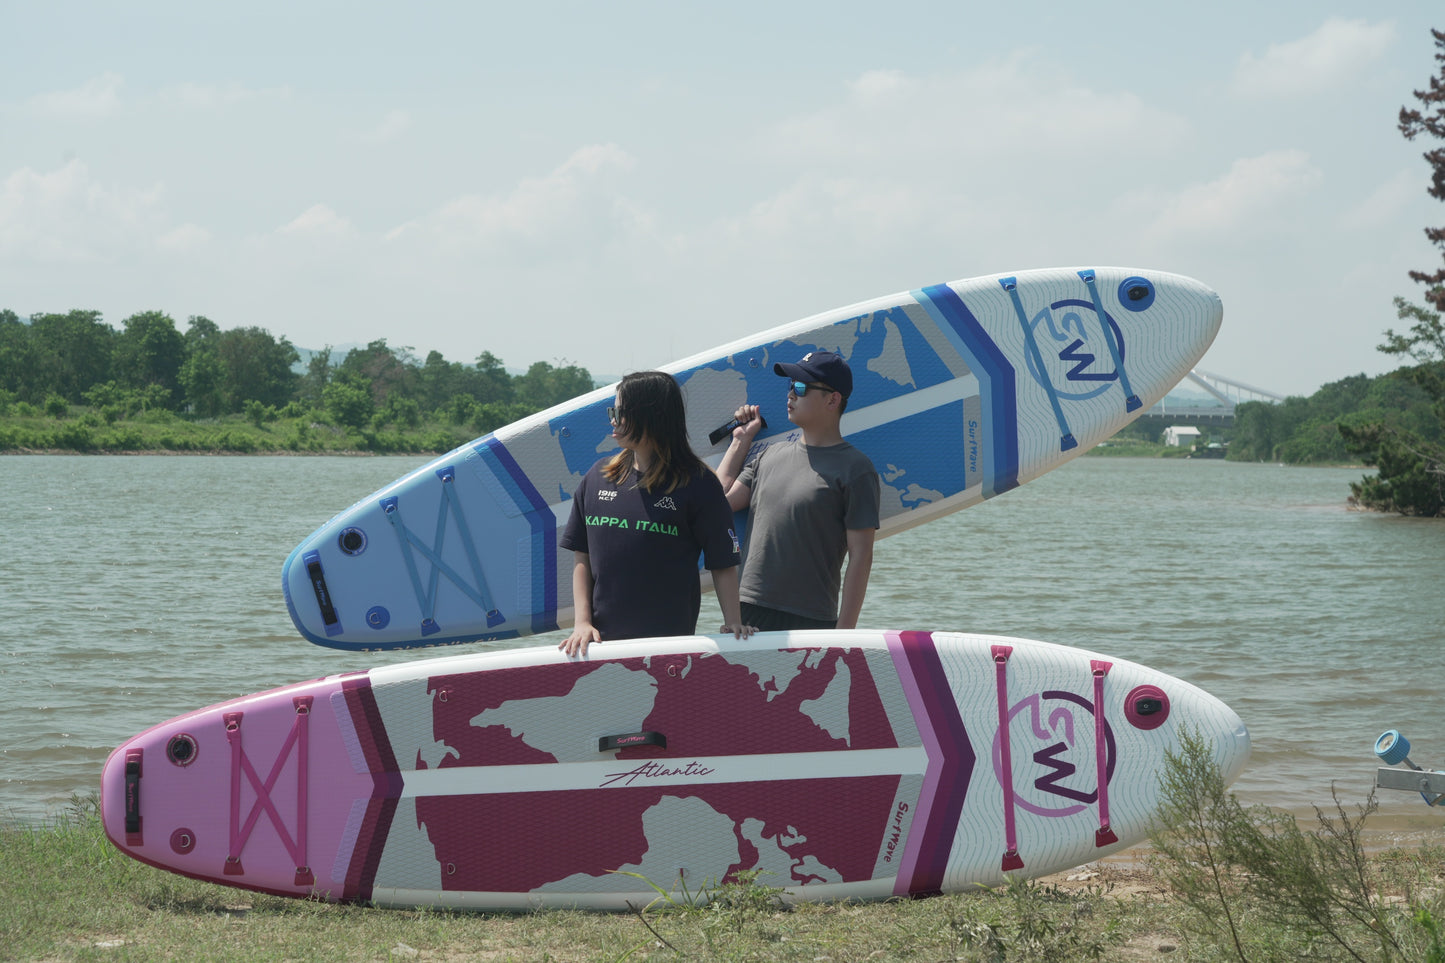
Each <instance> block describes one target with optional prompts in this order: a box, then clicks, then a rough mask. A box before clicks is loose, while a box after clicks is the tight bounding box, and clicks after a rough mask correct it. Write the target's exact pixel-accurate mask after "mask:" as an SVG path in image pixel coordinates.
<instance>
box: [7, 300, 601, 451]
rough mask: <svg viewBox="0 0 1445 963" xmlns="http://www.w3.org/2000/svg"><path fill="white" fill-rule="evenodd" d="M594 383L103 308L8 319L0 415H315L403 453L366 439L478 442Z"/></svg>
mask: <svg viewBox="0 0 1445 963" xmlns="http://www.w3.org/2000/svg"><path fill="white" fill-rule="evenodd" d="M594 387H596V385H595V383H594V381H593V378H592V375H591V374H590V373H589V372H588V371H587V369H586V368H583V367H580V366H578V365H573V364H567V363H565V362H562V363H559V364H557V365H553V364H551V363H549V362H546V361H538V362H535V363H534V364H532V365H531V366H530V367H529V368H528V369H527V370H526V372H525V373H523V374H519V375H512V374H511V373H509V372H508V371H507V370H506V368H505V367H504V366H503V364H502V361H501V359H499V358H497V357H496V356H495V355H493V354H492V353H491V352H489V351H484V352H482V353H481V354H480V355H479V356H478V357H477V359H476V361H475V363H473V364H462V363H458V362H454V361H447V360H446V359H445V358H443V357H442V355H441V354H440V353H439V352H437V351H432V352H430V353H428V355H427V356H426V358H425V360H418V359H417V358H416V357H415V356H414V355H413V354H412V353H411V351H410V349H408V348H394V347H391V346H389V345H388V344H387V342H386V340H385V339H380V340H376V341H372V342H370V343H369V344H367V345H366V346H365V347H364V348H353V349H351V350H349V351H348V352H347V353H346V354H345V356H344V357H341V358H340V359H339V360H338V359H335V358H333V351H332V349H331V348H330V347H329V346H328V347H326V348H324V349H322V350H320V351H317V352H308V356H307V357H306V358H305V359H304V364H303V357H302V354H301V352H300V351H298V350H297V348H296V347H295V346H294V345H292V344H291V342H290V341H289V340H287V339H286V338H285V337H280V338H277V337H275V336H273V335H272V334H271V333H270V332H269V331H267V330H266V329H264V328H260V327H254V326H247V327H236V328H231V329H226V330H223V329H222V328H221V327H220V326H219V325H217V324H216V323H215V322H214V321H211V320H210V319H209V318H206V317H201V316H192V317H191V318H190V319H189V321H188V323H187V327H186V330H185V331H184V332H181V331H180V330H179V329H178V328H177V327H176V324H175V321H174V320H173V319H172V318H171V317H170V316H169V315H168V314H165V313H164V312H161V311H145V312H141V313H138V314H133V315H131V316H130V317H128V318H126V319H125V320H124V321H123V322H122V325H121V328H120V330H117V329H115V328H114V327H112V326H111V325H109V324H107V323H106V322H105V321H104V320H103V319H102V317H101V313H100V312H99V311H91V310H75V311H70V312H68V313H66V314H34V315H31V316H30V317H29V319H28V321H27V320H22V319H21V318H20V317H19V316H18V315H17V314H16V313H15V312H14V311H10V310H3V311H0V412H5V413H9V414H11V415H12V416H13V415H20V416H24V415H27V414H43V415H44V416H48V417H51V418H63V417H66V416H67V415H70V414H73V413H74V412H75V409H76V407H77V406H78V407H81V408H84V409H86V414H87V415H88V416H90V417H91V418H92V420H94V421H96V422H97V424H99V423H105V424H114V423H116V422H117V421H120V420H123V419H140V418H144V417H146V416H152V417H151V420H156V417H155V416H160V420H165V417H164V416H166V415H169V416H171V417H172V418H173V419H181V420H186V421H192V422H206V421H214V420H218V419H225V418H227V417H228V416H231V417H233V418H234V417H235V416H240V417H241V418H243V419H244V420H245V421H247V422H249V423H250V424H252V425H254V426H257V427H260V426H262V425H265V424H267V423H269V422H274V421H276V420H278V419H305V418H312V419H318V418H319V419H321V420H323V421H324V422H325V423H326V424H328V425H331V426H334V427H336V428H338V429H340V430H344V431H351V432H353V433H356V439H355V440H358V441H359V442H360V447H362V448H373V449H375V448H378V447H380V448H383V449H391V450H395V449H396V448H398V447H405V446H404V445H401V446H398V445H386V444H383V445H380V446H378V445H376V444H374V443H368V437H370V439H371V441H372V442H375V441H376V440H378V438H379V436H378V435H377V433H378V432H379V431H381V430H382V429H384V428H385V427H387V426H394V427H395V428H396V429H397V430H399V431H402V432H405V431H408V430H415V429H418V428H420V427H422V426H423V425H426V424H428V423H438V424H444V425H450V426H455V427H458V428H462V429H465V430H466V431H468V432H471V433H472V434H474V435H477V434H484V433H486V432H488V431H491V430H493V429H495V428H498V427H500V426H502V425H505V424H508V423H510V422H512V421H516V420H517V419H519V418H522V417H525V416H526V415H528V414H531V413H533V412H535V411H540V410H542V409H544V408H548V407H551V406H552V405H555V404H560V403H562V402H564V401H567V400H569V399H571V398H574V397H576V396H577V395H580V394H584V393H586V392H588V391H591V390H592V389H593V388H594ZM453 440H455V439H453V438H451V437H448V439H447V441H453ZM463 440H465V439H463ZM10 447H17V446H16V445H14V444H12V445H11V446H10ZM57 447H67V446H65V445H59V446H57ZM293 447H294V446H293ZM420 447H422V448H433V447H435V445H432V444H430V443H428V444H425V445H422V446H420Z"/></svg>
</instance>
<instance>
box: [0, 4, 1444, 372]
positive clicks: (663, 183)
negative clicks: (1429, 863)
mask: <svg viewBox="0 0 1445 963" xmlns="http://www.w3.org/2000/svg"><path fill="white" fill-rule="evenodd" d="M1431 27H1434V28H1436V29H1442V30H1445V9H1442V7H1441V5H1440V4H1439V0H1431V2H1428V3H1427V2H1418V0H1399V2H1392V3H1388V4H1381V3H1378V2H1371V3H1356V2H1331V0H1310V2H1292V0H1282V2H1271V3H1259V2H1258V0H1250V2H1248V3H1244V2H1238V3H1237V2H1233V0H1222V2H1219V3H1216V4H1212V5H1206V6H1201V5H1198V4H1159V3H1148V4H1144V3H1123V2H1099V3H1094V4H1068V5H1064V4H1056V3H1037V2H1031V0H1015V2H1013V3H1009V4H990V5H983V4H978V3H971V2H962V0H955V2H937V3H928V2H909V0H894V2H891V3H888V4H878V3H858V2H851V0H834V2H830V3H826V4H824V3H785V2H782V0H769V2H752V0H733V2H729V3H727V4H704V3H695V2H686V0H676V2H668V3H662V2H625V0H619V2H613V3H554V2H547V0H536V2H529V3H525V4H517V3H508V4H500V3H489V2H440V0H438V2H430V3H425V2H424V3H416V4H397V3H375V2H366V0H357V2H345V3H341V2H309V3H294V2H289V0H288V2H286V3H276V2H271V0H253V2H249V3H246V4H209V3H195V2H193V0H190V2H175V3H171V2H149V0H132V2H128V3H125V4H113V3H100V2H85V0H75V2H66V3H34V2H20V0H0V37H3V38H4V39H3V41H0V309H6V308H8V309H9V310H12V311H14V312H16V313H17V314H19V315H21V316H28V315H30V314H32V313H42V312H65V311H69V310H72V309H87V310H98V311H100V312H101V313H102V316H103V319H104V320H105V321H106V322H107V323H109V324H111V325H112V326H114V327H115V328H117V329H118V330H119V329H122V328H123V326H124V321H125V319H126V318H127V317H129V316H131V315H133V314H136V313H138V312H142V311H150V310H159V311H163V312H165V313H166V314H168V315H170V316H171V317H172V318H173V319H174V320H175V322H176V325H177V328H178V329H179V330H182V331H184V330H185V329H186V327H187V324H188V322H189V319H190V318H191V317H193V316H204V317H207V318H209V319H210V320H212V321H214V322H215V323H216V324H217V325H219V326H220V327H221V328H222V329H229V328H235V327H243V326H257V327H262V328H265V329H267V330H268V331H270V332H271V333H272V334H273V335H275V336H276V337H278V338H280V337H283V336H284V337H285V338H287V339H289V340H290V341H291V343H292V344H294V345H296V346H297V347H299V348H307V349H320V348H324V347H327V346H339V345H357V344H365V343H368V342H370V341H373V340H376V339H385V340H386V341H387V343H388V344H389V345H390V346H392V347H393V348H406V349H408V350H409V351H410V352H411V353H412V354H414V355H415V356H416V358H417V359H418V360H421V359H424V358H425V357H426V355H427V354H428V352H430V351H433V350H435V351H439V352H440V353H441V354H442V356H443V357H445V358H446V359H447V360H449V361H458V362H463V363H468V364H470V363H473V362H474V361H475V360H476V358H477V356H478V355H480V354H481V353H482V352H484V351H489V352H491V353H492V354H493V355H495V356H496V357H498V358H501V359H502V361H503V362H504V363H505V364H506V365H507V366H508V367H510V368H513V369H516V370H522V369H525V368H526V367H528V366H529V365H530V364H532V363H533V362H536V361H547V362H549V363H552V364H579V365H582V366H584V367H586V368H587V369H588V370H589V371H591V372H592V373H593V374H594V375H595V376H598V377H599V378H615V377H618V376H620V375H621V374H623V373H625V372H627V371H632V370H641V369H645V368H651V367H657V366H659V365H663V364H666V363H668V362H670V361H674V360H678V359H681V358H683V357H686V356H689V355H692V354H696V353H698V352H701V351H704V350H706V349H709V348H712V347H715V346H718V345H721V344H724V343H726V342H729V341H733V340H736V339H739V338H744V337H747V336H750V335H752V334H755V333H758V332H761V331H763V330H766V329H768V328H771V327H775V326H777V325H780V324H785V323H788V322H791V321H795V320H798V319H800V318H804V317H807V316H809V315H812V314H816V313H819V312H822V311H826V310H830V309H833V308H838V307H842V306H844V305H848V304H852V303H855V302H859V301H863V300H866V299H869V298H874V297H879V296H882V295H887V294H892V293H895V292H899V291H906V290H911V289H916V288H919V287H922V286H925V285H928V284H934V283H938V282H941V281H950V280H957V279H961V278H968V277H977V276H982V275H988V274H995V273H999V272H1009V273H1012V272H1017V271H1022V270H1026V269H1029V268H1040V267H1089V266H1104V265H1115V266H1127V267H1134V268H1140V269H1153V270H1162V271H1169V272H1173V273H1176V274H1184V275H1188V276H1190V277H1193V278H1197V279H1198V280H1200V281H1202V282H1204V283H1206V284H1208V285H1209V286H1210V287H1212V288H1213V289H1214V290H1216V291H1218V292H1219V294H1220V296H1221V298H1222V299H1223V302H1224V308H1225V312H1224V325H1223V328H1222V329H1221V331H1220V334H1219V337H1218V338H1217V340H1216V341H1215V343H1214V346H1213V347H1212V348H1211V349H1210V351H1209V353H1208V354H1207V355H1206V356H1205V358H1204V359H1203V361H1202V362H1201V363H1200V367H1201V368H1204V369H1206V370H1208V371H1210V372H1214V373H1217V374H1220V375H1223V376H1225V377H1226V378H1230V379H1234V380H1237V381H1239V382H1243V383H1244V384H1247V385H1252V386H1256V387H1260V388H1263V389H1266V390H1269V391H1272V392H1276V393H1280V394H1302V395H1307V394H1310V393H1312V392H1313V391H1314V390H1315V389H1317V388H1318V387H1320V386H1321V385H1323V384H1326V383H1328V382H1331V381H1336V380H1339V379H1340V378H1344V377H1347V376H1349V375H1352V374H1358V373H1361V372H1364V373H1366V374H1380V373H1383V372H1386V371H1389V370H1392V369H1393V368H1395V367H1396V366H1397V365H1398V364H1399V362H1398V360H1397V359H1394V358H1391V357H1389V356H1386V355H1383V354H1381V353H1379V352H1378V351H1377V350H1376V345H1378V344H1379V343H1380V342H1381V341H1382V340H1383V333H1384V331H1385V330H1386V329H1387V328H1391V327H1396V328H1404V327H1408V324H1402V323H1401V322H1400V321H1399V319H1398V318H1397V317H1396V314H1395V309H1394V307H1393V303H1392V302H1393V299H1394V298H1395V297H1396V296H1403V297H1406V298H1407V299H1409V300H1411V301H1413V302H1415V303H1421V302H1422V301H1423V299H1422V297H1421V293H1422V289H1421V287H1420V286H1419V285H1418V284H1416V283H1414V282H1412V281H1411V280H1410V279H1409V276H1408V272H1409V271H1411V270H1433V269H1436V268H1438V267H1440V265H1441V256H1442V254H1441V251H1440V250H1439V249H1438V248H1436V247H1434V246H1432V245H1431V244H1430V243H1429V241H1428V240H1427V239H1426V238H1425V235H1424V229H1425V228H1426V227H1428V226H1440V225H1445V205H1442V204H1441V202H1440V201H1437V200H1435V199H1433V198H1431V197H1430V196H1429V195H1428V194H1427V193H1426V189H1427V187H1428V185H1429V177H1430V168H1429V165H1428V164H1427V163H1426V161H1425V160H1423V158H1422V156H1421V155H1422V154H1423V152H1424V151H1426V150H1429V149H1431V148H1433V147H1438V146H1440V145H1439V144H1438V142H1429V143H1427V142H1425V141H1420V140H1417V141H1416V142H1414V143H1411V142H1408V141H1406V140H1405V139H1404V138H1403V137H1402V136H1401V135H1400V133H1399V131H1398V129H1397V127H1396V124H1397V117H1398V114H1399V111H1400V108H1401V107H1402V106H1410V107H1416V106H1419V105H1418V103H1417V102H1416V100H1415V99H1414V97H1413V93H1412V92H1413V91H1416V90H1420V89H1423V88H1425V87H1426V86H1427V84H1428V82H1429V79H1430V78H1431V77H1432V76H1435V75H1436V74H1437V73H1438V69H1439V65H1438V64H1437V63H1436V61H1435V60H1434V56H1435V54H1436V52H1437V50H1436V47H1435V43H1434V38H1433V37H1432V36H1431V33H1430V29H1431ZM337 360H339V358H338V359H337Z"/></svg>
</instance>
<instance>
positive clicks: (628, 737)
mask: <svg viewBox="0 0 1445 963" xmlns="http://www.w3.org/2000/svg"><path fill="white" fill-rule="evenodd" d="M633 746H658V747H660V748H663V749H666V748H667V736H665V735H663V734H662V733H660V732H627V733H623V734H621V735H616V736H603V737H602V738H600V739H598V740H597V751H598V752H611V751H612V750H614V749H630V748H632V747H633Z"/></svg>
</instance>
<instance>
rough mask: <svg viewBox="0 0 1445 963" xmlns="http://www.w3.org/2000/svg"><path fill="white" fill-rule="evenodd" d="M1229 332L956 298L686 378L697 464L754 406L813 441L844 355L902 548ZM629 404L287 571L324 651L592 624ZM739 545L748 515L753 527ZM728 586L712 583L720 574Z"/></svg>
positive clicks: (787, 331) (1190, 322)
mask: <svg viewBox="0 0 1445 963" xmlns="http://www.w3.org/2000/svg"><path fill="white" fill-rule="evenodd" d="M1222 318H1223V307H1222V306H1221V304H1220V300H1219V296H1218V295H1217V294H1215V292H1214V291H1212V290H1210V289H1209V288H1208V287H1206V286H1205V285H1203V284H1201V283H1200V282H1198V281H1195V280H1192V279H1190V278H1187V277H1182V276H1179V275H1176V274H1167V273H1164V272H1161V271H1151V270H1140V269H1135V268H1058V269H1041V270H1031V271H1021V272H1018V273H1016V274H999V275H991V276H988V277H982V278H972V279H969V280H963V281H955V282H952V283H949V284H935V285H931V286H929V287H924V288H919V289H917V290H913V291H905V292H902V293H900V294H895V295H891V296H888V297H884V298H878V299H876V300H873V301H867V302H864V303H861V304H855V305H851V306H849V307H846V308H840V309H838V310H835V311H829V312H827V313H824V314H819V315H815V316H813V317H811V318H805V319H804V320H801V321H796V322H793V323H792V324H787V325H783V326H781V327H777V328H773V329H771V330H768V331H764V332H763V333H761V334H757V335H754V336H752V337H749V338H745V339H743V340H741V341H736V342H733V343H732V344H727V345H724V346H722V347H720V348H717V349H715V350H713V351H708V352H705V353H703V354H699V355H695V356H693V357H691V358H687V359H685V360H682V361H678V362H676V363H673V364H670V365H666V366H664V368H663V370H666V371H668V372H670V373H672V374H673V375H674V376H675V377H676V378H677V380H678V382H679V383H680V384H681V385H682V391H683V395H684V398H685V400H686V404H687V417H688V428H689V433H690V436H691V438H692V442H693V447H694V449H695V450H696V451H697V452H698V454H699V455H701V456H702V457H703V458H704V460H706V461H707V462H708V463H709V464H711V465H714V466H716V464H717V462H718V461H719V460H720V458H721V456H722V454H723V452H724V451H725V450H726V447H727V445H728V442H729V438H730V435H729V433H728V431H727V430H726V426H727V424H728V422H729V421H730V419H731V417H732V413H733V412H734V411H735V410H736V409H737V408H738V407H739V406H740V405H742V404H745V403H754V404H760V405H761V406H762V412H763V417H764V418H765V419H766V421H767V422H768V424H769V426H770V427H769V428H767V429H765V430H764V431H763V433H762V434H761V435H759V437H758V439H757V441H756V442H755V445H767V444H770V443H773V442H777V441H780V440H785V439H788V438H790V437H793V436H794V433H795V432H796V431H797V429H796V428H794V427H793V426H792V425H791V424H790V423H789V422H788V419H787V412H786V391H785V383H784V381H783V379H782V378H779V377H778V376H777V375H776V374H775V373H774V372H773V364H774V362H777V361H796V360H798V359H799V358H801V357H802V356H803V355H804V354H806V353H807V352H809V351H816V350H823V349H826V350H828V351H834V352H837V353H838V354H840V355H841V356H842V357H843V358H845V359H846V360H847V361H848V363H849V365H850V366H851V367H852V369H853V394H852V397H851V398H850V399H849V402H848V409H847V413H846V414H845V415H844V417H843V423H842V429H843V432H844V434H845V435H846V436H847V438H848V440H849V441H850V442H852V443H853V444H854V445H856V446H857V447H858V448H860V449H862V450H863V451H864V452H865V453H866V454H867V455H868V456H869V457H870V458H871V459H872V460H873V464H874V465H875V466H876V467H877V469H878V473H879V475H880V476H881V479H882V506H881V523H880V527H879V531H878V534H879V536H880V537H883V536H887V535H892V534H894V533H895V532H901V531H904V530H905V529H908V528H911V527H913V526H915V525H920V524H922V523H924V522H926V521H929V520H931V519H934V518H939V517H940V516H943V515H946V514H948V513H950V512H954V511H957V510H959V509H962V508H967V507H968V506H970V505H974V504H977V503H978V502H981V501H983V500H984V499H987V498H992V497H994V496H996V495H999V494H1002V493H1003V492H1006V491H1009V490H1010V489H1013V488H1016V487H1017V486H1019V485H1021V484H1023V483H1024V482H1027V481H1029V480H1030V479H1033V478H1037V477H1038V476H1039V475H1042V474H1043V473H1045V472H1047V471H1050V470H1052V469H1054V468H1057V467H1058V466H1060V465H1062V464H1064V463H1065V462H1067V461H1069V460H1070V459H1072V458H1075V457H1077V456H1078V455H1080V454H1082V453H1083V452H1085V451H1087V450H1088V449H1089V448H1091V447H1092V446H1094V445H1096V444H1098V443H1099V442H1101V441H1104V440H1105V439H1107V438H1109V437H1110V436H1111V435H1113V434H1114V433H1115V432H1117V431H1118V430H1119V429H1120V428H1122V427H1124V426H1125V425H1126V424H1128V423H1129V422H1130V421H1132V420H1134V419H1135V418H1136V417H1138V416H1139V415H1140V414H1142V413H1143V412H1144V411H1146V410H1148V408H1149V407H1150V406H1151V405H1153V404H1154V403H1155V402H1157V401H1159V400H1160V399H1161V398H1163V397H1164V396H1165V395H1166V394H1167V393H1168V392H1169V390H1170V389H1171V388H1172V387H1174V385H1175V384H1177V383H1178V382H1179V381H1180V380H1182V379H1183V378H1184V376H1185V375H1186V374H1187V373H1188V372H1189V370H1190V369H1191V368H1192V367H1194V365H1195V364H1196V363H1197V362H1198V361H1199V359H1200V358H1201V357H1202V356H1203V355H1204V352H1205V351H1206V350H1207V349H1208V347H1209V345H1210V343H1211V342H1212V341H1213V340H1214V336H1215V334H1216V333H1217V332H1218V330H1219V325H1220V322H1221V320H1222ZM615 393H616V387H615V386H608V387H605V388H600V389H598V390H596V391H593V392H591V393H589V394H586V395H583V396H581V397H579V398H576V399H574V400H573V401H571V402H568V403H566V404H563V405H559V406H557V407H554V408H550V409H548V410H546V411H543V412H540V413H538V414H535V415H532V416H530V417H528V418H525V419H523V420H521V421H518V422H515V423H513V424H511V425H508V426H506V427H505V428H500V429H498V430H497V431H495V432H493V433H491V434H489V435H486V436H484V437H482V438H478V439H476V440H475V441H471V442H468V443H467V444H465V445H463V446H461V447H460V448H457V449H455V450H454V451H451V452H448V453H447V454H445V455H442V456H441V457H440V458H437V459H435V460H433V461H432V462H430V463H429V464H426V465H424V466H422V467H421V468H418V469H417V470H415V471H413V472H411V473H410V474H408V475H406V476H405V477H403V478H401V479H399V480H398V481H396V482H395V483H393V484H391V485H388V486H387V487H385V488H383V489H381V490H380V491H378V492H375V493H373V494H371V495H368V496H366V497H365V498H363V499H361V500H360V501H358V502H357V503H356V504H354V505H352V506H351V507H350V508H348V509H346V510H345V511H343V512H341V513H340V514H338V515H336V516H335V517H334V518H332V519H331V520H330V521H329V522H327V523H326V524H324V525H322V526H321V527H320V528H318V529H317V530H316V531H315V532H313V533H312V534H311V535H309V536H307V538H306V539H305V540H304V541H302V542H301V544H300V545H298V546H297V547H296V548H295V550H293V551H292V552H291V554H290V556H289V557H288V558H287V560H286V563H285V566H284V569H283V573H282V583H283V586H284V591H285V595H286V603H287V606H288V608H289V609H290V612H291V617H292V619H293V621H294V622H295V623H296V627H297V629H299V630H300V632H301V634H302V635H303V636H304V637H305V638H307V639H309V640H310V641H312V642H315V643H318V644H320V645H326V646H332V647H334V648H340V649H357V650H370V649H376V650H381V649H398V648H407V647H412V646H428V645H440V644H448V643H460V642H472V641H477V640H490V639H507V638H515V637H518V636H524V635H530V634H533V633H538V632H548V631H551V630H553V629H557V628H559V627H562V626H566V625H569V624H571V620H572V598H571V592H572V583H571V570H572V559H571V553H569V552H561V551H559V550H558V548H557V539H558V535H559V529H560V527H561V526H562V525H563V524H565V522H566V519H567V515H568V512H569V510H570V507H571V506H570V499H571V495H572V492H573V491H574V490H575V489H576V486H577V484H578V482H580V481H581V479H582V476H583V475H584V474H585V473H586V471H587V469H588V468H589V467H590V466H591V465H592V464H593V463H594V462H595V461H596V460H597V459H598V458H599V457H601V456H603V455H606V454H608V453H609V452H611V451H614V450H615V447H614V445H613V443H612V438H611V426H610V424H609V422H608V419H607V406H608V405H610V404H612V403H613V397H614V395H615ZM737 523H738V535H739V537H741V536H742V532H743V530H744V528H745V526H746V524H747V513H746V512H742V513H739V514H738V517H737ZM700 577H701V578H702V579H703V580H704V583H705V584H706V582H707V580H708V578H709V576H708V575H707V573H706V572H703V573H700Z"/></svg>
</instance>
